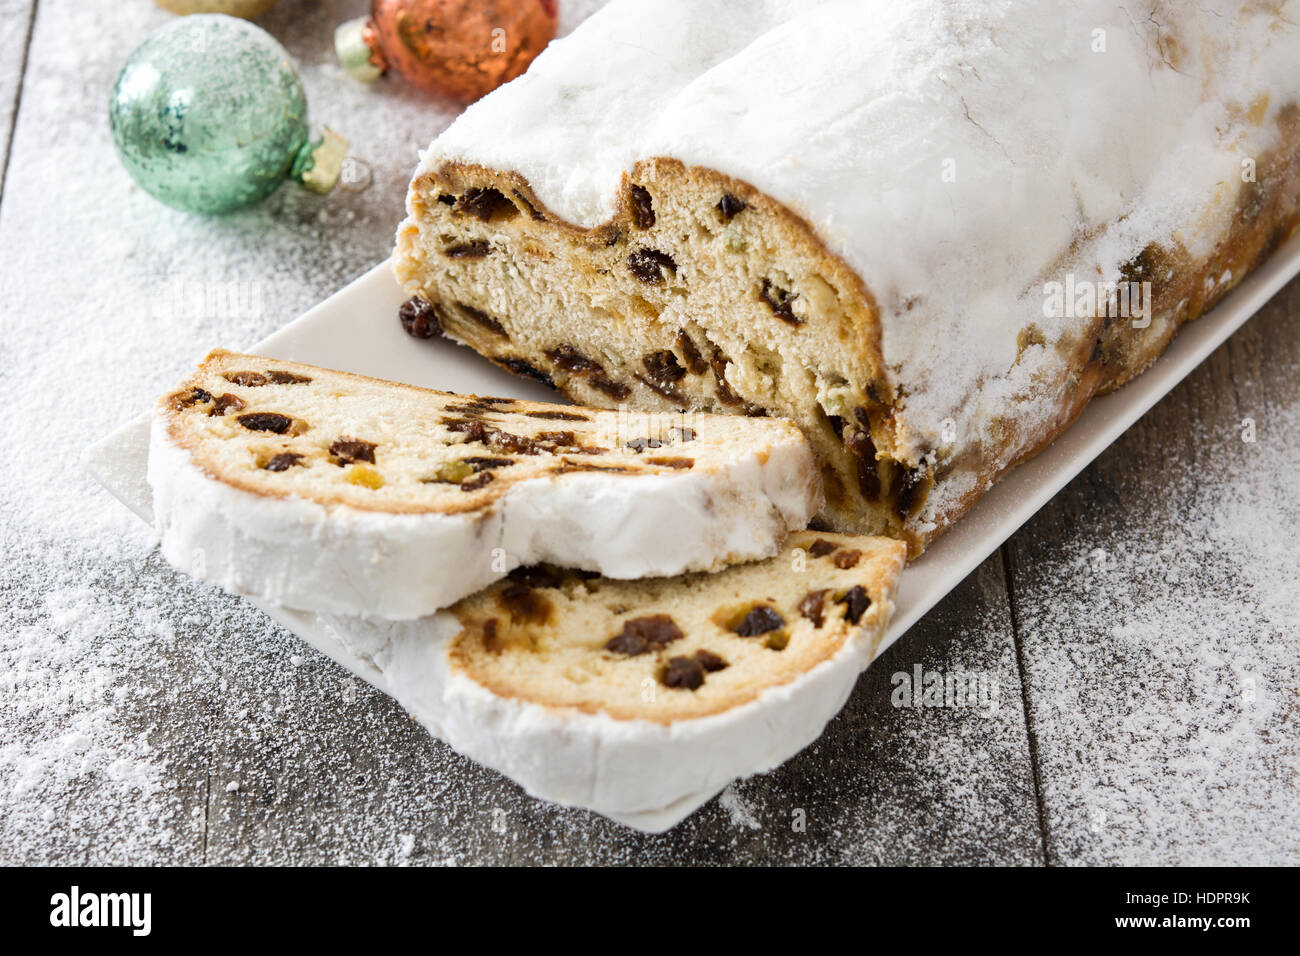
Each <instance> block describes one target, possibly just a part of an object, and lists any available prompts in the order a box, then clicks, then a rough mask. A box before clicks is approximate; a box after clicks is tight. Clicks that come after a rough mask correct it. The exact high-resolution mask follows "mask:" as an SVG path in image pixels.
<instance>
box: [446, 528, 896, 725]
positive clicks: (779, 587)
mask: <svg viewBox="0 0 1300 956" xmlns="http://www.w3.org/2000/svg"><path fill="white" fill-rule="evenodd" d="M818 541H821V542H826V543H829V544H830V545H833V546H834V547H833V549H832V550H831V551H829V552H827V553H825V554H820V553H817V550H816V549H815V548H814V547H813V545H814V543H815V542H818ZM800 554H801V555H802V556H799V555H800ZM840 556H848V557H849V558H850V559H852V560H854V561H855V563H854V564H853V565H852V566H851V567H848V568H845V567H842V566H840V565H837V564H836V561H837V559H838V558H839V557H840ZM905 560H906V552H905V549H904V547H903V546H902V544H901V543H900V542H898V541H894V540H891V539H888V538H865V537H856V536H847V535H837V534H831V533H817V532H796V533H795V534H793V535H791V537H790V539H789V541H788V542H787V544H786V547H785V549H784V551H783V552H782V553H781V554H779V555H777V556H776V557H774V558H770V559H768V560H766V561H759V562H755V563H753V564H748V565H734V566H732V567H730V568H727V569H725V570H723V571H719V572H714V573H712V574H690V575H685V576H683V577H680V578H672V579H666V578H658V579H646V580H642V581H612V580H606V579H599V578H598V579H594V580H592V579H589V578H588V579H584V578H581V577H578V576H574V575H566V576H563V577H562V578H560V579H559V580H558V581H555V582H552V583H551V584H550V585H549V586H537V587H524V586H522V585H521V584H520V583H519V582H517V581H514V582H512V581H510V580H506V581H502V582H498V583H497V584H494V585H492V586H491V587H489V588H487V589H485V590H484V591H482V592H480V593H479V594H476V595H474V596H472V597H469V598H466V599H465V600H463V601H461V602H460V603H459V604H457V605H455V606H454V607H452V608H451V612H452V613H453V614H455V615H456V617H457V618H458V619H459V620H460V622H461V624H462V628H463V629H462V630H461V632H460V633H459V634H458V635H457V636H456V638H454V639H453V641H452V642H451V644H450V645H449V648H448V655H449V661H450V664H451V667H452V668H453V670H455V671H459V672H460V673H462V674H463V675H465V676H466V677H468V678H470V679H471V680H473V681H475V682H476V683H478V684H479V685H481V686H483V687H485V688H486V689H488V690H490V691H491V692H492V693H494V694H496V695H498V696H500V697H505V698H509V699H514V700H520V701H527V702H530V703H534V704H538V705H541V706H544V707H548V708H551V709H553V710H556V711H560V712H564V711H572V712H577V713H582V714H604V715H606V716H608V717H610V718H612V719H614V720H648V721H652V722H654V723H659V724H671V723H673V722H675V721H679V720H685V719H692V718H698V717H707V716H711V715H714V714H720V713H724V712H726V711H729V710H732V709H734V708H736V707H740V706H743V705H744V704H746V703H749V702H751V701H753V700H755V699H757V698H758V697H759V695H761V694H762V693H763V692H764V691H766V690H769V689H771V688H773V687H778V686H781V685H784V684H788V683H790V682H791V681H794V680H797V679H799V678H800V677H802V676H803V675H805V674H807V673H808V672H809V671H811V670H813V669H814V668H816V667H817V666H819V665H821V664H823V663H825V662H826V661H829V660H830V659H831V658H832V657H834V656H835V655H836V654H837V653H838V652H839V651H840V650H841V649H842V648H843V647H844V644H845V642H846V641H847V640H848V639H849V637H850V636H851V635H853V634H856V633H861V634H863V635H866V637H867V639H868V640H869V641H870V651H872V652H874V650H875V647H876V645H877V644H878V642H879V640H880V638H881V636H882V635H883V633H884V629H885V626H886V625H887V624H888V622H889V617H890V614H891V612H892V609H893V604H892V598H893V594H894V590H895V587H896V584H897V580H898V575H899V574H900V572H901V571H902V568H903V564H904V562H905ZM855 585H857V586H861V587H862V588H863V589H864V590H865V592H866V593H867V595H869V597H870V599H871V604H870V606H869V607H868V608H867V609H866V611H865V612H864V613H862V614H861V616H860V618H859V620H858V622H857V623H856V625H855V624H851V623H849V622H848V621H847V620H846V619H845V616H844V615H845V611H844V606H843V605H840V604H837V603H835V602H836V601H837V600H838V599H839V598H840V597H841V596H842V594H843V592H845V591H847V590H848V589H850V588H852V587H854V586H855ZM512 589H513V591H512ZM821 589H827V591H828V593H827V594H826V595H825V596H824V617H823V623H822V625H821V626H814V624H813V622H812V620H810V619H808V618H806V617H804V616H803V615H801V614H800V611H799V601H800V600H801V599H802V598H803V597H805V596H806V595H807V594H808V593H810V592H815V591H819V590H821ZM512 594H513V598H512V597H511V595H512ZM755 603H759V604H764V605H767V606H770V607H772V608H774V609H775V610H776V611H777V613H778V614H779V615H780V616H781V617H782V618H783V619H784V622H785V624H784V625H783V627H782V628H781V629H779V630H777V631H773V632H770V633H773V634H781V635H782V636H783V639H785V640H786V641H787V643H785V644H784V645H782V646H781V647H780V649H775V648H774V647H768V646H766V645H765V644H764V637H765V636H766V635H758V636H752V637H741V636H738V635H737V634H736V633H734V632H733V631H732V630H730V629H729V628H728V627H727V626H726V622H727V621H728V620H731V619H732V617H733V616H734V615H735V614H737V613H738V612H740V611H744V610H745V609H748V608H750V607H751V605H753V604H755ZM665 614H666V615H668V616H670V617H671V618H673V619H674V621H675V623H677V624H680V625H681V630H682V631H683V632H684V633H682V635H681V636H680V637H679V638H677V639H675V640H673V641H671V642H670V643H668V644H666V645H664V646H662V647H658V648H655V649H652V650H650V651H648V652H645V653H641V654H637V655H633V656H629V655H626V654H621V653H618V652H615V651H611V650H610V649H608V648H607V647H606V646H605V645H606V643H607V642H608V641H609V639H610V638H613V637H615V636H616V635H617V634H618V633H619V631H620V628H622V627H623V626H624V624H625V622H626V621H628V620H632V619H637V618H642V617H645V616H648V615H665ZM777 643H779V642H777ZM699 651H708V652H710V653H713V654H716V655H718V656H719V657H720V658H722V659H724V660H726V661H728V663H729V666H728V667H726V668H724V669H722V670H719V671H717V672H710V673H708V674H707V675H706V676H705V678H704V681H703V684H702V685H701V686H699V687H698V688H696V689H693V690H692V689H685V688H680V687H675V688H670V687H666V686H664V682H663V673H664V668H665V667H666V666H667V662H668V661H669V660H671V659H672V658H674V657H680V656H689V655H692V654H695V653H697V652H699ZM868 659H869V657H868Z"/></svg>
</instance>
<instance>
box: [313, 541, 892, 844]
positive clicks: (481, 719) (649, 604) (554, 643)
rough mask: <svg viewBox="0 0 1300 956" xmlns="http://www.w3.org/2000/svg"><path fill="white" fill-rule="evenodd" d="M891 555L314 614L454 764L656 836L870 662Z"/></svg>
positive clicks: (791, 747) (814, 719)
mask: <svg viewBox="0 0 1300 956" xmlns="http://www.w3.org/2000/svg"><path fill="white" fill-rule="evenodd" d="M905 557H906V546H905V545H904V544H903V543H902V542H899V541H895V540H892V539H888V538H868V537H858V536H848V535H838V534H829V533H827V534H823V533H818V532H812V531H802V532H796V533H795V534H793V535H791V536H790V538H789V540H788V541H787V542H786V545H785V548H784V550H783V551H782V552H781V554H779V555H777V556H776V557H773V558H769V559H767V560H765V561H758V562H753V563H750V564H742V565H733V566H731V567H728V568H726V569H724V570H722V571H719V572H716V573H713V574H690V575H685V576H681V577H677V578H653V579H647V580H643V581H615V580H610V579H607V578H593V577H591V576H589V575H584V574H580V573H575V572H571V571H558V570H555V569H553V568H548V567H528V568H519V569H517V570H516V571H514V572H512V574H511V576H510V578H509V579H508V580H505V581H500V582H497V583H496V584H494V585H492V586H491V587H489V588H487V589H486V590H484V591H482V592H480V593H479V594H476V595H474V596H472V597H469V598H466V599H465V600H463V601H461V602H459V603H458V604H456V605H454V606H453V607H451V608H449V609H448V610H446V611H443V612H440V613H438V614H436V615H434V616H432V617H429V618H426V619H424V620H421V621H410V622H381V621H364V622H358V621H355V620H351V619H347V618H338V617H333V618H328V620H329V622H330V624H331V626H332V627H333V628H334V630H335V632H336V633H337V635H338V637H339V639H340V641H341V642H342V643H343V644H344V645H345V646H346V647H347V648H348V650H349V651H351V652H352V653H353V654H355V655H356V656H358V657H361V658H362V659H364V660H366V661H368V662H370V663H372V664H373V665H374V666H375V667H376V668H377V669H378V671H379V672H380V674H381V675H382V681H383V686H384V689H385V690H387V691H388V692H389V693H390V694H392V696H394V697H395V698H396V699H397V700H398V701H399V702H400V703H401V704H403V705H404V706H405V707H406V708H407V709H408V710H409V711H410V712H411V713H412V714H413V715H414V716H415V717H416V718H417V719H418V720H420V721H421V723H423V724H424V725H425V726H426V727H427V728H428V729H429V730H430V731H431V732H432V733H433V734H434V735H435V736H437V737H440V738H441V739H443V740H445V741H446V742H447V743H449V744H450V745H451V746H452V747H454V748H455V749H456V750H458V751H460V752H461V753H462V754H464V755H466V756H468V757H470V758H472V759H474V760H477V761H479V762H480V763H483V764H486V765H487V766H489V767H492V768H494V769H496V770H499V771H500V772H502V773H504V774H505V775H507V776H509V777H511V778H512V779H514V780H515V781H517V782H518V783H519V784H521V785H522V786H523V787H524V788H525V789H527V790H528V792H529V793H531V794H532V795H534V796H537V797H542V798H544V799H547V800H553V801H556V802H558V803H563V804H569V805H576V806H581V807H587V808H589V809H593V810H597V811H599V812H601V813H604V814H606V815H608V816H611V817H614V818H615V819H619V820H622V821H624V822H627V823H630V824H632V825H635V826H639V827H641V828H643V829H657V828H660V827H661V826H662V824H659V823H656V822H655V821H666V822H673V821H675V820H676V819H678V818H680V816H681V815H682V812H681V811H678V812H676V813H674V809H673V808H680V807H683V806H686V807H692V806H694V805H696V804H698V803H699V802H701V801H702V800H704V799H706V798H707V797H709V796H712V794H713V793H715V792H717V791H718V790H719V789H721V788H722V787H723V786H725V785H726V784H727V783H728V782H730V781H731V780H733V779H735V778H737V777H740V776H744V775H747V774H752V773H758V772H760V771H763V770H767V769H770V768H772V767H775V766H776V765H778V764H779V763H781V762H782V761H784V760H786V759H788V758H789V757H791V756H792V755H793V754H795V753H797V752H798V751H799V750H801V749H802V748H803V747H805V746H807V745H808V744H809V743H811V742H812V741H813V740H814V739H816V737H817V736H818V735H819V734H820V733H821V731H822V728H823V727H824V726H825V725H826V722H827V721H828V720H830V719H831V717H833V716H834V715H835V714H836V713H837V712H838V711H839V709H840V708H841V707H842V706H843V704H844V702H845V700H846V699H847V698H848V695H849V692H850V690H851V689H852V687H853V684H854V681H855V680H856V679H857V676H858V674H859V673H860V672H861V671H862V670H863V668H865V667H866V665H867V664H868V663H870V661H871V659H872V657H873V656H874V654H875V651H876V648H877V646H878V645H879V642H880V639H881V635H882V633H883V632H884V628H885V626H886V624H887V623H888V621H889V617H890V614H891V613H892V610H893V600H892V598H893V593H894V589H895V583H896V581H897V578H898V575H899V572H900V571H901V570H902V567H903V563H904V561H905Z"/></svg>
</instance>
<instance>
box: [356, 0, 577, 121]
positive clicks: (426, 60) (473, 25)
mask: <svg viewBox="0 0 1300 956" xmlns="http://www.w3.org/2000/svg"><path fill="white" fill-rule="evenodd" d="M556 20H557V12H556V2H555V0H374V2H373V3H372V4H371V8H370V16H369V17H368V18H361V19H357V20H349V21H348V22H347V23H344V24H342V25H341V26H340V27H339V28H338V30H337V31H335V34H334V49H335V51H336V52H337V53H338V56H339V60H340V61H341V62H342V63H343V65H344V66H345V67H346V68H347V70H348V72H349V73H351V74H352V75H353V76H355V77H356V78H357V79H359V80H365V81H370V80H374V79H377V78H378V77H380V76H382V75H383V74H384V73H385V72H387V70H388V69H389V68H390V67H391V68H392V69H394V70H396V71H397V72H398V73H400V74H401V75H402V76H403V77H405V78H406V79H407V80H409V81H410V82H411V83H414V84H415V85H416V86H418V87H420V88H422V89H425V90H428V91H429V92H431V93H438V94H441V95H443V96H449V97H451V98H453V99H456V100H460V101H461V102H464V103H469V102H473V101H474V100H476V99H478V98H479V97H480V96H483V95H484V94H486V93H490V92H491V91H492V90H494V89H496V88H497V87H498V86H500V85H501V84H502V83H505V82H506V81H508V80H513V79H514V78H515V77H516V76H518V75H519V74H521V73H523V72H524V70H526V69H528V64H529V63H531V62H533V58H534V57H536V56H537V54H539V53H541V52H542V50H543V49H544V48H545V47H546V44H547V43H549V42H550V41H551V38H552V37H554V36H555V25H556Z"/></svg>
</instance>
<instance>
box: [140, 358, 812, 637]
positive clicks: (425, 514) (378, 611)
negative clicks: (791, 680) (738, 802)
mask: <svg viewBox="0 0 1300 956" xmlns="http://www.w3.org/2000/svg"><path fill="white" fill-rule="evenodd" d="M149 483H150V485H151V486H152V488H153V493H154V512H155V521H156V523H157V528H158V531H159V533H160V535H161V537H162V550H163V554H164V555H165V556H166V557H167V559H168V560H169V561H170V562H171V563H172V564H174V565H176V566H177V567H179V568H181V569H182V570H185V571H188V572H190V573H192V574H194V575H196V576H197V577H199V578H203V579H205V580H209V581H214V582H216V583H218V584H221V585H222V586H224V587H226V588H227V589H229V590H232V591H235V592H237V593H241V594H247V595H250V596H252V597H256V598H259V599H262V600H266V601H271V602H274V603H276V604H281V605H283V606H286V607H291V608H300V609H307V610H319V611H330V612H336V613H349V614H372V615H381V616H386V617H392V618H413V617H418V616H420V615H423V614H428V613H430V612H432V611H434V610H436V609H438V608H440V607H446V606H447V605H449V604H451V603H452V602H454V601H456V600H458V599H460V598H462V597H464V596H465V595H466V594H469V593H471V592H473V591H476V590H478V589H479V588H481V587H483V586H484V585H486V584H488V583H490V582H491V581H494V580H496V579H498V578H500V577H502V576H503V575H504V574H505V573H506V572H507V571H509V570H510V569H511V568H513V567H515V566H516V565H519V564H532V563H535V562H538V561H551V562H556V563H559V564H563V565H565V566H569V567H577V568H585V569H588V570H591V571H599V572H601V573H602V574H605V575H608V576H610V577H615V578H630V577H643V576H646V575H664V574H677V573H681V572H683V571H687V570H702V569H711V568H716V567H719V566H721V565H722V564H724V563H727V562H731V561H738V560H748V559H753V558H761V557H767V556H770V555H772V554H775V553H776V552H777V550H778V549H779V547H780V545H781V542H782V540H783V539H784V537H785V535H786V534H787V533H788V532H789V531H790V530H792V529H794V528H799V527H803V526H804V525H805V524H806V523H807V521H808V518H809V517H810V516H811V515H812V514H813V513H814V512H815V511H816V510H817V508H818V506H819V502H820V487H819V482H818V477H817V469H816V466H815V464H814V462H813V457H812V453H811V451H810V450H809V448H808V445H807V442H805V441H804V439H803V437H802V436H801V435H800V434H799V431H798V429H797V428H795V427H794V426H793V425H791V424H790V423H788V422H781V421H776V420H771V421H753V422H744V423H737V422H736V421H735V420H734V419H731V418H726V417H722V416H707V415H698V416H691V415H688V416H648V415H640V416H638V415H629V414H627V413H626V412H623V413H617V412H610V411H597V410H594V409H589V408H579V407H574V406H560V405H548V404H538V403H534V402H524V401H516V400H513V399H504V398H479V397H476V396H472V395H453V394H449V393H446V392H436V391H430V390H428V389H421V388H415V387H412V386H409V385H399V384H396V383H392V382H381V381H378V380H375V379H368V378H362V377H360V376H356V375H349V374H346V373H343V372H334V371H330V370H328V369H320V368H314V367H312V366H306V365H299V364H296V363H292V362H283V361H279V360H274V359H268V358H259V357H256V356H251V355H236V354H232V353H230V352H222V351H216V352H213V353H212V354H211V355H209V356H208V357H207V358H206V359H205V360H204V361H203V363H202V365H200V366H199V369H198V371H197V372H195V373H194V374H193V375H191V376H190V377H189V378H187V379H186V380H185V381H184V382H183V383H182V384H181V385H180V386H178V387H177V388H176V389H174V390H173V391H171V392H170V393H168V394H167V395H166V396H164V397H163V398H162V399H160V401H159V403H158V405H157V409H156V412H155V416H154V423H153V432H152V439H151V443H150V450H149Z"/></svg>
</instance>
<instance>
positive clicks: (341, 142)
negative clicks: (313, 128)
mask: <svg viewBox="0 0 1300 956" xmlns="http://www.w3.org/2000/svg"><path fill="white" fill-rule="evenodd" d="M347 152H348V141H347V139H346V138H344V137H342V136H340V135H339V134H338V133H336V132H334V130H332V129H330V128H329V127H328V126H326V127H325V128H324V129H322V130H321V135H320V138H319V139H316V140H313V141H312V142H310V143H307V145H305V146H303V148H302V152H301V153H299V155H298V161H297V162H295V163H294V167H293V173H292V176H293V178H294V179H296V180H298V182H299V184H300V185H301V186H302V187H303V188H304V189H310V190H311V191H312V192H315V193H327V192H329V191H330V190H331V189H333V188H334V184H335V183H337V182H338V181H339V174H340V172H341V171H342V169H343V157H344V156H346V155H347Z"/></svg>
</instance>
